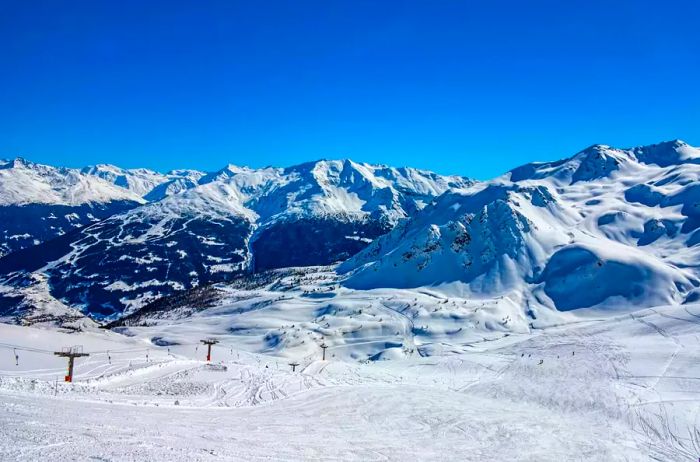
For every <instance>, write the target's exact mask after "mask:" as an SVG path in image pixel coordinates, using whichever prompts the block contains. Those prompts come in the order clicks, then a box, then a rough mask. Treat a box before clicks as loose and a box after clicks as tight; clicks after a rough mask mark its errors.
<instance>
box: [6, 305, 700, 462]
mask: <svg viewBox="0 0 700 462" xmlns="http://www.w3.org/2000/svg"><path fill="white" fill-rule="evenodd" d="M382 307H383V309H384V310H386V311H391V312H393V315H394V316H395V317H396V319H397V320H401V322H402V323H404V324H403V325H404V326H407V328H408V329H410V322H411V319H410V318H408V317H406V315H405V313H403V314H402V313H399V312H398V311H394V310H392V309H391V308H389V307H387V306H384V305H383V306H382ZM697 309H698V306H697V305H689V306H683V307H679V306H674V307H659V308H655V309H652V310H649V309H647V310H642V311H639V312H636V313H632V314H630V315H622V316H615V317H611V318H607V319H604V320H600V319H598V320H595V321H590V320H587V322H576V323H571V324H562V325H560V326H557V327H550V328H547V329H543V330H540V331H537V332H536V333H534V334H532V335H520V336H517V337H516V336H510V337H502V338H501V339H494V340H492V341H484V342H480V343H478V344H471V346H470V347H469V348H472V350H473V351H469V350H468V349H465V348H464V346H460V345H452V346H450V345H445V349H444V351H446V352H447V353H445V354H442V355H436V356H430V357H420V356H418V355H413V356H410V357H406V358H405V359H395V360H390V361H375V362H361V363H358V362H350V361H342V360H330V361H321V360H320V352H317V353H316V355H315V357H314V355H307V357H308V359H305V360H304V361H299V362H300V363H302V364H301V365H300V367H299V368H298V369H297V371H296V372H294V373H292V372H291V370H290V369H291V368H290V367H289V365H288V363H289V362H290V359H289V358H286V357H281V356H269V355H260V354H256V353H251V352H246V351H243V350H240V349H239V348H238V347H239V346H240V345H236V344H234V343H228V344H220V345H215V346H214V349H213V356H214V362H213V363H212V364H207V363H206V362H204V361H203V360H202V359H203V355H204V354H205V350H204V347H203V345H200V346H196V342H197V340H198V337H195V336H194V335H195V334H191V335H192V337H191V338H190V339H189V340H190V342H182V344H181V345H173V346H170V347H157V346H154V345H152V344H150V343H147V342H146V341H145V339H146V334H145V332H143V333H142V334H143V335H140V336H137V337H124V336H120V335H116V334H113V333H99V332H98V333H81V334H66V333H60V332H55V331H45V330H44V331H39V330H38V329H33V328H26V327H18V326H7V325H2V326H0V334H2V338H3V345H13V344H14V345H23V346H25V347H27V348H28V349H33V350H35V351H27V350H19V352H18V354H19V356H20V359H19V362H20V365H19V366H15V364H14V356H13V351H12V350H11V349H9V347H7V346H3V349H2V350H0V374H2V375H0V459H2V460H37V459H46V460H221V459H225V460H302V459H303V460H377V461H381V460H406V459H409V458H414V459H415V458H417V459H420V460H467V461H481V460H528V461H561V460H567V461H569V460H572V461H578V460H580V461H591V460H600V461H617V460H619V461H638V460H650V461H667V460H673V461H684V460H687V461H694V460H697V457H698V454H699V449H700V438H699V436H700V434H699V433H698V430H697V428H698V427H697V425H698V423H700V422H699V421H698V416H699V415H700V393H699V391H700V362H699V361H698V346H699V345H700V342H699V341H698V337H697V334H696V333H695V331H696V329H695V327H696V326H695V323H696V322H697V318H696V315H695V314H694V311H695V310H697ZM382 313H383V314H384V315H385V316H387V317H388V316H390V315H391V314H390V313H387V312H384V311H382ZM153 329H154V330H155V331H157V329H158V327H157V326H156V327H153ZM36 331H39V332H36ZM154 333H155V332H148V336H149V337H148V338H150V337H151V336H153V334H154ZM71 342H72V343H73V344H75V343H81V344H83V345H84V347H85V349H86V351H93V352H97V353H94V354H93V355H91V356H90V357H88V358H80V359H78V360H77V363H76V382H75V383H73V384H64V383H61V382H58V383H57V382H55V380H56V378H57V377H58V376H59V375H61V374H62V373H63V370H64V369H63V368H64V367H65V364H64V360H63V359H62V358H56V357H53V356H52V355H50V354H48V353H47V351H49V346H50V345H54V344H71ZM342 347H343V348H353V344H347V345H343V346H342ZM168 348H169V349H168ZM108 351H109V352H108ZM329 351H330V350H329ZM455 351H456V353H455ZM146 354H148V360H146ZM110 363H111V364H110Z"/></svg>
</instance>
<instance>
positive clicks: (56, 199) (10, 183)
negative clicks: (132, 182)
mask: <svg viewBox="0 0 700 462" xmlns="http://www.w3.org/2000/svg"><path fill="white" fill-rule="evenodd" d="M144 202H145V201H144V200H143V199H142V198H141V197H140V196H139V195H137V194H134V193H133V192H131V191H129V190H126V189H124V188H121V187H118V186H115V185H114V184H111V183H109V182H107V181H104V180H103V179H101V178H98V177H94V176H90V175H86V174H84V173H82V172H81V171H80V170H77V169H70V168H57V167H51V166H48V165H41V164H35V163H33V162H30V161H27V160H25V159H22V158H16V159H14V160H9V161H3V162H1V163H0V256H2V255H5V254H8V253H10V252H13V251H16V250H20V249H23V248H27V247H31V246H33V245H36V244H39V243H41V242H44V241H46V240H50V239H53V238H54V237H57V236H60V235H62V234H65V233H67V232H69V231H71V230H73V229H76V228H80V227H82V226H86V225H89V224H91V223H94V222H97V221H99V220H101V219H103V218H105V217H108V216H110V215H113V214H114V213H117V212H121V211H124V210H127V209H129V208H132V207H136V206H138V205H140V204H143V203H144Z"/></svg>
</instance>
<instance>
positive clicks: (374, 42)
mask: <svg viewBox="0 0 700 462" xmlns="http://www.w3.org/2000/svg"><path fill="white" fill-rule="evenodd" d="M699 3H700V2H697V1H685V2H674V1H666V2H661V1H653V2H652V1H648V2H647V1H643V0H640V1H634V2H633V1H630V2H626V1H605V2H602V1H601V2H599V1H586V2H569V1H563V0H556V1H546V2H544V1H512V2H509V1H486V0H484V1H469V0H463V1H441V0H435V1H430V0H424V1H401V2H389V1H362V0H351V1H347V2H339V1H332V0H322V1H304V0H296V1H288V2H280V1H274V0H266V1H245V2H243V1H241V2H237V1H232V0H230V1H194V0H193V1H191V2H182V1H173V0H167V1H156V0H149V1H141V0H139V1H124V0H120V1H109V2H108V1H98V0H90V1H79V0H66V1H63V2H45V1H32V2H29V1H25V0H0V44H1V45H0V63H1V64H0V157H14V156H16V155H22V156H25V157H27V158H29V159H32V160H35V161H38V162H46V163H53V164H61V165H67V166H82V165H86V164H94V163H98V162H109V163H115V164H119V165H122V166H126V167H138V166H143V167H149V168H154V169H157V170H168V169H171V168H179V167H183V168H184V167H188V168H199V169H205V170H212V169H217V168H220V167H222V166H223V165H225V164H226V163H228V162H231V163H237V164H243V165H250V166H253V167H259V166H265V165H279V166H285V165H291V164H294V163H299V162H303V161H307V160H313V159H318V158H345V157H350V158H352V159H355V160H360V161H366V162H381V163H388V164H393V165H410V166H416V167H421V168H427V169H432V170H435V171H438V172H440V173H457V174H463V175H469V176H472V177H476V178H489V177H492V176H494V175H497V174H500V173H502V172H504V171H506V170H508V169H510V168H512V167H515V166H517V165H519V164H522V163H525V162H529V161H532V160H551V159H556V158H561V157H564V156H567V155H570V154H573V153H574V152H576V151H577V150H579V149H582V148H584V147H586V146H588V145H590V144H594V143H606V144H612V145H617V146H622V147H624V146H630V145H639V144H649V143H653V142H656V141H661V140H666V139H673V138H682V139H685V140H686V141H688V142H690V143H691V144H695V145H698V144H700V32H699V29H700V6H698V4H699ZM574 4H577V5H574Z"/></svg>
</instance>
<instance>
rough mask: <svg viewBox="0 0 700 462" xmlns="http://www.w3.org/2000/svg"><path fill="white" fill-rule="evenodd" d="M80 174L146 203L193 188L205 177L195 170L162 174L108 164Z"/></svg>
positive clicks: (92, 167) (85, 169)
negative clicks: (119, 188)
mask: <svg viewBox="0 0 700 462" xmlns="http://www.w3.org/2000/svg"><path fill="white" fill-rule="evenodd" d="M81 172H82V173H84V174H86V175H91V176H96V177H99V178H102V179H104V180H106V181H109V182H110V183H112V184H114V185H116V186H119V187H121V188H124V189H127V190H129V191H131V192H133V193H135V194H137V195H139V196H141V197H143V198H144V199H146V200H148V201H154V200H160V199H162V198H164V197H166V196H170V195H172V194H177V193H179V192H182V191H184V190H186V189H190V188H194V187H195V186H197V184H198V183H199V180H200V179H201V178H202V177H204V176H206V173H204V172H200V171H197V170H172V171H170V172H168V173H165V174H163V173H159V172H154V171H153V170H148V169H145V168H132V169H125V168H120V167H117V166H115V165H109V164H98V165H94V166H90V167H85V168H83V169H82V170H81Z"/></svg>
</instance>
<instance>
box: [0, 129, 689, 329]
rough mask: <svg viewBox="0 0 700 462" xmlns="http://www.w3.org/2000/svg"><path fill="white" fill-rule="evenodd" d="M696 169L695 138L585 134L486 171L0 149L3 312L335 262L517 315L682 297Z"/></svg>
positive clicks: (107, 311) (98, 308)
mask: <svg viewBox="0 0 700 462" xmlns="http://www.w3.org/2000/svg"><path fill="white" fill-rule="evenodd" d="M699 177H700V150H699V149H697V148H694V147H692V146H689V145H688V144H686V143H684V142H682V141H678V140H676V141H671V142H664V143H659V144H656V145H651V146H644V147H638V148H631V149H617V148H613V147H610V146H604V145H596V146H592V147H590V148H588V149H585V150H583V151H581V152H579V153H577V154H575V155H574V156H572V157H570V158H567V159H564V160H561V161H557V162H545V163H532V164H527V165H524V166H521V167H518V168H516V169H514V170H512V171H510V172H508V173H506V174H505V175H503V176H501V177H498V178H496V179H494V180H491V181H487V182H474V181H471V180H469V179H468V178H464V177H458V176H441V175H437V174H434V173H431V172H426V171H421V170H415V169H410V168H391V167H386V166H376V165H367V164H360V163H355V162H353V161H350V160H339V161H325V160H324V161H317V162H310V163H306V164H301V165H297V166H294V167H289V168H266V169H257V170H256V169H249V168H242V167H236V166H233V165H229V166H227V167H225V168H223V169H221V170H219V171H217V172H210V173H204V172H196V171H189V170H182V171H173V172H170V173H167V174H159V173H156V172H152V171H149V170H143V169H139V170H124V169H120V168H118V167H114V166H108V165H100V166H96V167H88V168H85V169H82V170H73V169H63V168H54V167H48V166H43V165H38V164H33V163H31V162H28V161H25V160H22V159H15V160H14V161H8V162H5V163H4V165H2V166H0V185H1V186H2V189H1V190H0V204H2V205H1V206H0V213H2V215H3V217H4V218H5V219H4V220H2V222H1V223H0V230H2V232H1V233H0V235H2V239H0V245H2V249H4V252H5V253H6V255H5V256H4V257H3V258H1V259H0V313H3V315H4V316H5V318H12V317H13V316H20V315H21V316H25V315H26V313H27V312H32V311H34V312H40V313H46V312H55V313H64V312H69V311H70V310H79V311H82V312H84V313H88V314H90V315H91V316H93V317H95V318H110V319H116V318H119V317H121V316H123V315H125V314H131V313H134V312H136V311H137V310H138V309H139V308H140V307H142V306H144V305H146V304H148V303H150V302H152V301H154V300H157V299H158V298H160V297H163V296H168V295H172V294H174V293H180V292H182V291H187V290H190V289H193V288H196V287H201V286H202V285H205V284H209V283H213V282H226V281H231V280H232V279H233V278H235V277H237V276H238V275H240V274H243V273H254V272H260V271H264V270H268V269H274V268H284V267H292V266H312V265H328V264H332V263H335V262H342V263H341V264H340V265H339V266H338V268H337V271H338V273H339V274H340V279H339V280H340V281H341V283H342V284H343V285H344V286H345V287H348V288H351V289H360V290H363V289H374V288H420V287H430V288H431V290H437V291H441V292H442V293H445V294H447V295H450V294H452V295H455V296H460V297H467V298H471V299H494V298H498V299H500V300H501V301H500V302H499V303H501V304H511V305H512V306H513V311H512V312H513V314H514V315H517V316H520V317H521V318H522V319H521V320H520V323H521V324H522V323H527V320H528V319H536V318H537V317H538V316H540V315H542V314H543V311H542V310H551V309H555V310H559V311H562V310H573V309H580V308H597V309H608V310H609V309H616V308H621V307H628V306H653V305H662V304H675V303H684V302H687V301H694V300H696V299H698V298H699V297H700V289H698V287H700V272H699V271H698V268H699V265H700V245H699V244H700V182H699V181H698V180H699V179H700V178H699ZM42 294H43V295H42ZM30 295H31V296H30ZM40 305H41V306H43V308H40V307H39V306H40ZM46 307H51V309H48V308H46Z"/></svg>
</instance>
